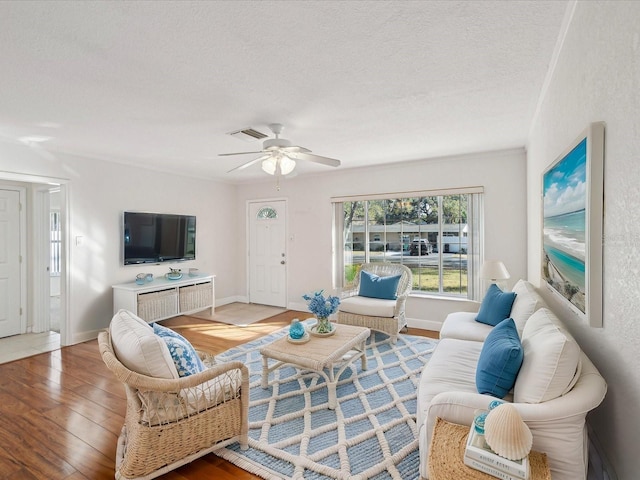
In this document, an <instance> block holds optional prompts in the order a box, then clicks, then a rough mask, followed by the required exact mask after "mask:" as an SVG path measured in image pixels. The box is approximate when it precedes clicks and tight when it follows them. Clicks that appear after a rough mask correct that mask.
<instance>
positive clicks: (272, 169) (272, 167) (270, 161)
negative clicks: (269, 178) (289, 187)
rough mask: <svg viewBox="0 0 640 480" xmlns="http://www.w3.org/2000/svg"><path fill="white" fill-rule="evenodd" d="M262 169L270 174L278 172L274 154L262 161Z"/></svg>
mask: <svg viewBox="0 0 640 480" xmlns="http://www.w3.org/2000/svg"><path fill="white" fill-rule="evenodd" d="M262 170H263V171H264V172H265V173H268V174H269V175H275V174H276V159H275V158H273V156H271V157H269V158H267V159H266V160H263V161H262Z"/></svg>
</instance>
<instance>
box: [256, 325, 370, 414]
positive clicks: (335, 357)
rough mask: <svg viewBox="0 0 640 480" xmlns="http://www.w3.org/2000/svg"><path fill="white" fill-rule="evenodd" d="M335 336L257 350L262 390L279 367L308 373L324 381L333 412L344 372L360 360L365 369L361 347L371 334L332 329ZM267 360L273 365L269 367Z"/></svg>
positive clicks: (365, 330) (277, 343)
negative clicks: (259, 357)
mask: <svg viewBox="0 0 640 480" xmlns="http://www.w3.org/2000/svg"><path fill="white" fill-rule="evenodd" d="M334 326H335V327H336V333H334V334H333V335H331V336H329V337H316V336H311V338H310V340H309V341H308V342H307V343H302V344H296V343H291V342H289V341H288V340H287V337H286V336H285V337H283V338H280V339H278V340H276V341H275V342H273V343H271V344H269V345H267V346H266V347H263V348H261V349H260V353H261V354H262V383H261V384H262V388H267V387H268V386H269V373H270V372H273V371H274V370H275V369H277V368H280V367H282V366H283V365H293V366H294V367H299V368H302V369H307V370H311V371H312V372H315V373H318V374H320V375H322V376H323V377H324V379H325V380H326V382H327V390H328V394H329V408H330V409H331V410H333V409H335V408H336V402H337V400H336V385H337V383H338V379H339V378H340V375H341V374H342V372H344V370H345V369H346V368H347V367H348V366H349V365H351V363H353V362H354V361H355V360H356V359H358V358H360V361H361V362H362V370H366V369H367V356H366V355H365V344H366V341H367V338H369V335H370V334H371V331H370V330H369V329H368V328H364V327H354V326H351V325H334ZM269 359H272V360H275V361H276V362H275V363H274V364H272V365H271V366H269Z"/></svg>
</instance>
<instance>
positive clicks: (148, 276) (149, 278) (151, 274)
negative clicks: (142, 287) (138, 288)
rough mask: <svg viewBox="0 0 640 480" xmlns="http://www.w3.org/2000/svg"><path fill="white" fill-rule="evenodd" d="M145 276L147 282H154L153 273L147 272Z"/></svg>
mask: <svg viewBox="0 0 640 480" xmlns="http://www.w3.org/2000/svg"><path fill="white" fill-rule="evenodd" d="M145 278H146V279H147V282H153V273H147V276H146V277H145Z"/></svg>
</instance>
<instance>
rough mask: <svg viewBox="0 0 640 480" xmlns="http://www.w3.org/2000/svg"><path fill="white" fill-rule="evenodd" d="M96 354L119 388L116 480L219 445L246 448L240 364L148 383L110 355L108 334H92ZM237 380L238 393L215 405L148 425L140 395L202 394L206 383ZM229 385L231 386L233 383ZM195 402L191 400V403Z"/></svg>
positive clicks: (161, 470)
mask: <svg viewBox="0 0 640 480" xmlns="http://www.w3.org/2000/svg"><path fill="white" fill-rule="evenodd" d="M98 345H99V348H100V354H101V355H102V359H103V361H104V363H105V364H106V365H107V367H108V368H109V370H111V371H112V372H113V374H114V375H115V376H116V378H117V379H118V380H120V381H121V382H122V383H123V384H124V387H125V392H126V396H127V410H126V415H125V423H124V426H123V427H122V431H121V433H120V437H119V439H118V445H117V451H116V465H115V478H116V479H127V480H129V479H151V478H155V477H158V476H160V475H163V474H165V473H167V472H169V471H171V470H174V469H176V468H178V467H180V466H182V465H185V464H187V463H189V462H191V461H193V460H195V459H197V458H199V457H202V456H203V455H206V454H208V453H210V452H212V451H213V450H215V449H216V448H219V447H221V446H222V442H224V444H228V443H232V442H234V441H238V442H239V443H240V448H241V449H243V450H245V449H246V448H247V445H248V427H249V425H248V411H249V371H248V369H247V367H246V366H245V365H244V364H243V363H241V362H228V363H222V364H218V365H213V366H211V367H209V368H207V369H206V370H205V371H203V372H200V373H197V374H194V375H190V376H187V377H182V378H179V379H164V378H154V377H149V376H145V375H141V374H139V373H136V372H133V371H131V370H129V369H128V368H127V367H125V366H124V365H123V364H122V363H120V361H119V360H118V359H117V357H116V355H115V354H114V351H113V347H112V345H111V340H110V337H109V332H108V331H103V332H100V334H99V335H98ZM238 371H239V374H240V375H239V376H240V378H241V382H240V384H239V388H236V387H233V388H230V389H228V390H229V392H226V393H224V394H223V395H222V397H224V398H223V399H222V400H221V401H220V402H219V403H217V404H215V406H211V404H209V405H207V406H205V407H202V409H200V408H196V411H193V410H192V411H189V412H188V413H186V414H184V415H181V416H180V418H178V419H177V420H171V421H166V422H157V423H151V424H150V422H149V421H148V419H149V418H150V414H149V412H148V411H145V410H147V405H146V404H145V402H143V401H142V400H141V397H142V398H145V395H146V396H148V395H149V394H151V395H157V396H160V397H162V396H173V397H174V398H177V395H180V394H183V395H184V394H186V393H187V392H188V393H190V394H192V398H193V393H194V392H197V393H196V395H200V397H201V396H202V394H203V391H205V389H206V388H208V387H207V386H209V385H211V383H212V381H213V382H214V383H215V382H216V380H218V381H221V382H222V384H224V381H225V380H227V379H229V378H236V379H237V378H238ZM237 383H238V382H237V381H235V382H233V383H232V385H235V384H237ZM196 403H197V400H196Z"/></svg>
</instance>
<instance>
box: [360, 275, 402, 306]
mask: <svg viewBox="0 0 640 480" xmlns="http://www.w3.org/2000/svg"><path fill="white" fill-rule="evenodd" d="M400 277H401V275H389V276H386V277H380V276H378V275H376V274H375V273H369V272H365V271H364V270H361V271H360V290H359V292H358V295H360V296H361V297H371V298H380V299H384V300H395V299H396V298H397V296H396V291H397V290H398V283H399V282H400Z"/></svg>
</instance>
